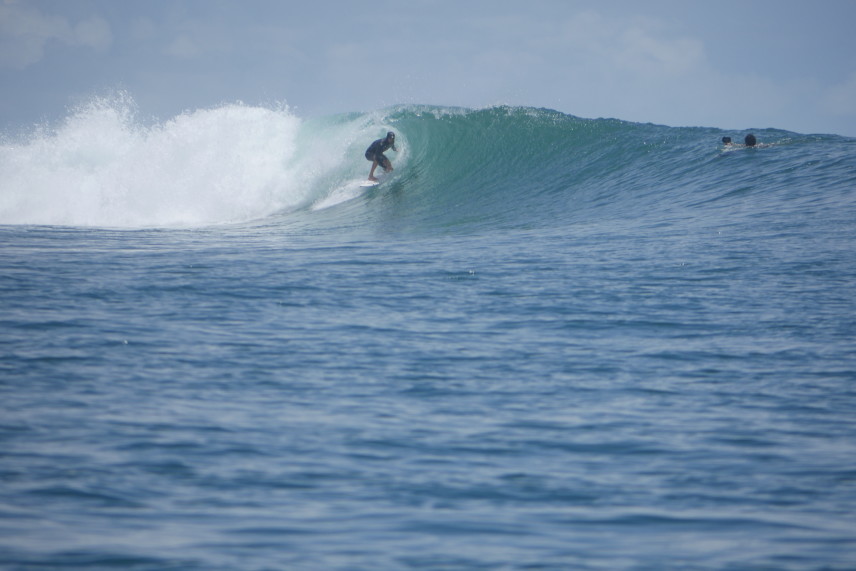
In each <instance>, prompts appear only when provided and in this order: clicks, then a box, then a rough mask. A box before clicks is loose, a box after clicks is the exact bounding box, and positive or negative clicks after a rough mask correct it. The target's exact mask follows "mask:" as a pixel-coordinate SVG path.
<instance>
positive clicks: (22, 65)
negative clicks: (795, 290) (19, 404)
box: [0, 0, 856, 136]
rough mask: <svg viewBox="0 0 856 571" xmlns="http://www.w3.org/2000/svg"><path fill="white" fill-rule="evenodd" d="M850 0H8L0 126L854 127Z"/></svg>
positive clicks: (854, 37) (0, 18) (854, 7)
mask: <svg viewBox="0 0 856 571" xmlns="http://www.w3.org/2000/svg"><path fill="white" fill-rule="evenodd" d="M854 22H856V0H818V1H817V2H805V0H745V1H735V0H719V1H714V2H701V1H691V0H661V1H658V0H646V1H644V2H643V1H639V0H615V1H609V0H603V1H597V2H582V1H574V0H552V1H551V0H526V1H520V0H516V1H513V2H512V1H506V0H490V1H488V0H395V1H387V0H373V1H372V2H356V1H347V2H344V1H342V0H333V1H329V0H308V1H307V0H301V1H286V0H228V1H227V0H145V1H144V0H137V1H130V0H0V83H2V86H3V87H2V93H3V95H2V98H0V127H1V128H2V131H3V132H6V133H8V132H10V131H17V130H18V129H21V128H26V127H27V126H28V125H31V124H33V123H36V122H39V121H42V120H48V121H55V120H57V119H60V118H62V117H64V116H65V115H66V114H67V109H68V108H69V107H70V106H73V105H75V104H77V103H80V102H84V101H87V100H89V99H90V98H92V97H93V96H98V95H104V94H106V93H108V92H110V91H111V90H116V89H122V90H125V91H127V92H128V93H129V94H130V95H131V96H132V97H133V98H134V100H135V101H136V103H137V105H138V108H139V114H140V116H142V117H145V118H152V119H160V120H163V119H169V118H170V117H172V116H174V115H176V114H178V113H181V112H182V111H184V110H191V109H196V108H201V107H212V106H215V105H218V104H220V103H225V102H234V101H236V100H240V101H243V102H245V103H248V104H272V103H282V102H284V103H287V104H288V105H289V106H290V107H292V108H293V109H294V111H295V113H297V114H298V115H300V116H317V115H325V114H332V113H339V112H346V111H367V110H373V109H378V108H381V107H385V106H388V105H392V104H397V103H425V104H435V105H454V106H464V107H483V106H487V105H494V104H510V105H527V106H534V107H549V108H552V109H557V110H560V111H563V112H566V113H571V114H573V115H578V116H580V117H589V118H596V117H616V118H619V119H625V120H629V121H638V122H653V123H662V124H666V125H672V126H686V125H689V126H709V127H720V128H723V129H734V130H743V129H750V128H756V129H757V128H764V127H776V128H782V129H788V130H793V131H798V132H803V133H836V134H842V135H849V136H856V33H854Z"/></svg>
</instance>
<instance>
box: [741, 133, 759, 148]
mask: <svg viewBox="0 0 856 571" xmlns="http://www.w3.org/2000/svg"><path fill="white" fill-rule="evenodd" d="M743 142H744V143H746V146H747V147H754V146H755V145H756V144H757V143H758V139H756V138H755V135H753V134H752V133H749V134H748V135H746V138H745V139H743Z"/></svg>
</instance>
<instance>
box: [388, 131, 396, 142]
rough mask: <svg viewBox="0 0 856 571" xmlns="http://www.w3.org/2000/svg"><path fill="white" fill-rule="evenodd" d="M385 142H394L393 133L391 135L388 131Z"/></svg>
mask: <svg viewBox="0 0 856 571" xmlns="http://www.w3.org/2000/svg"><path fill="white" fill-rule="evenodd" d="M386 140H387V141H394V140H395V133H393V132H392V131H389V132H388V133H387V134H386Z"/></svg>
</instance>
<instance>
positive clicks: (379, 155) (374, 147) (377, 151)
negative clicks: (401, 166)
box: [366, 138, 398, 170]
mask: <svg viewBox="0 0 856 571" xmlns="http://www.w3.org/2000/svg"><path fill="white" fill-rule="evenodd" d="M393 141H394V139H393V140H392V141H390V140H389V138H386V139H378V140H377V141H375V142H374V143H372V144H371V145H370V146H369V148H368V149H366V160H369V161H377V164H379V165H380V166H381V167H383V170H389V168H390V167H391V166H392V163H390V162H389V159H388V158H386V155H384V153H385V152H386V151H388V150H389V148H390V147H392V150H393V151H397V150H398V149H396V148H395V143H394V142H393Z"/></svg>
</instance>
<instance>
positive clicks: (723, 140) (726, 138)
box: [722, 137, 731, 147]
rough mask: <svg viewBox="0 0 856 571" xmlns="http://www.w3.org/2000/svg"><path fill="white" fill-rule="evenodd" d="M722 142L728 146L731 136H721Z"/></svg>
mask: <svg viewBox="0 0 856 571" xmlns="http://www.w3.org/2000/svg"><path fill="white" fill-rule="evenodd" d="M722 144H723V145H725V146H726V147H730V146H731V137H723V138H722Z"/></svg>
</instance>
